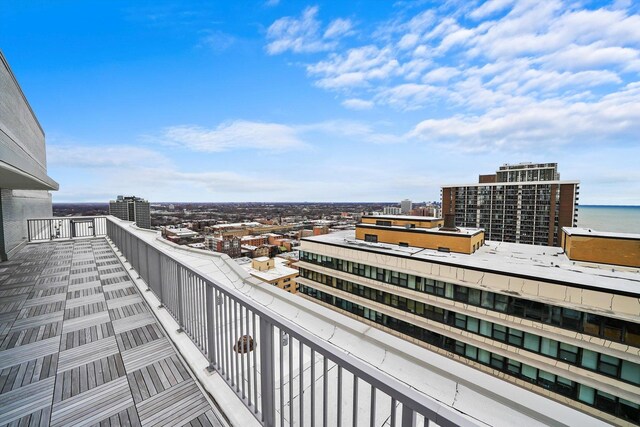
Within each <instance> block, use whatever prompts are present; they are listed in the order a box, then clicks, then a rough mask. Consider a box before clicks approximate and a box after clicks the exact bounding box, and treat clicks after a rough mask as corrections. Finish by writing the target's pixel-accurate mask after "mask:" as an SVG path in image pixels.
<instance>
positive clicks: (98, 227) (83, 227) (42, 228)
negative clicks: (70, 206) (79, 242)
mask: <svg viewBox="0 0 640 427" xmlns="http://www.w3.org/2000/svg"><path fill="white" fill-rule="evenodd" d="M106 235H107V217H105V216H72V217H53V218H37V219H28V220H27V238H28V239H29V242H39V241H43V240H60V239H75V238H78V237H100V236H106Z"/></svg>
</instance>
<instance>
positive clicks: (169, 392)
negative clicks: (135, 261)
mask: <svg viewBox="0 0 640 427" xmlns="http://www.w3.org/2000/svg"><path fill="white" fill-rule="evenodd" d="M0 313H1V314H0V425H5V424H9V423H11V425H51V426H61V425H97V424H99V425H114V426H115V425H118V426H119V425H123V426H124V425H129V426H148V425H158V423H159V422H160V423H165V424H166V425H192V426H221V425H226V423H222V422H221V421H220V415H219V413H218V412H217V411H218V410H217V409H216V408H215V407H214V406H213V405H212V404H211V402H210V400H209V398H208V397H207V396H206V395H205V394H204V393H203V391H202V390H201V388H200V386H199V383H198V382H197V381H195V380H194V378H193V376H192V374H191V371H190V370H189V369H188V368H187V367H186V365H185V363H184V362H183V359H182V357H181V356H180V355H179V354H178V353H177V352H176V350H175V349H174V347H173V345H172V344H171V342H170V340H169V339H168V338H167V336H166V334H165V331H164V330H163V328H162V327H161V326H160V325H159V324H158V322H157V320H156V317H155V316H154V315H153V313H152V311H151V310H150V309H149V307H148V305H147V303H146V302H145V300H144V299H143V298H142V296H141V295H140V294H139V293H138V290H137V288H136V286H135V284H134V283H133V281H132V280H131V278H130V277H129V275H128V273H127V270H126V269H125V268H124V266H123V265H122V264H121V263H120V261H119V259H118V257H117V256H116V254H115V253H114V252H113V250H112V249H111V246H110V245H109V243H108V242H107V241H106V240H105V239H104V238H97V239H89V240H87V239H85V240H74V241H71V240H67V241H57V242H51V243H37V244H30V245H27V246H26V247H25V248H23V249H22V250H21V251H20V252H19V253H18V254H17V255H16V257H15V258H13V259H12V260H11V261H7V262H2V263H0Z"/></svg>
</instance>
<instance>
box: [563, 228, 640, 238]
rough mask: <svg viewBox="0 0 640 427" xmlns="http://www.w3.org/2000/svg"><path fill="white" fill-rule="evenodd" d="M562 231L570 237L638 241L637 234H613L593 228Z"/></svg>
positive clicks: (565, 229)
mask: <svg viewBox="0 0 640 427" xmlns="http://www.w3.org/2000/svg"><path fill="white" fill-rule="evenodd" d="M562 231H564V232H565V233H567V234H568V235H570V236H587V237H588V236H595V237H613V238H618V239H636V240H640V234H638V233H615V232H612V231H597V230H594V229H593V228H582V227H562Z"/></svg>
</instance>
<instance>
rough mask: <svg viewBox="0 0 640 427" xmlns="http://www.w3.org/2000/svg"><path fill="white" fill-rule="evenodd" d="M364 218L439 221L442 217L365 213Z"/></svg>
mask: <svg viewBox="0 0 640 427" xmlns="http://www.w3.org/2000/svg"><path fill="white" fill-rule="evenodd" d="M363 218H375V219H385V218H389V219H400V220H413V221H438V220H441V219H442V218H439V217H437V216H416V215H364V216H363Z"/></svg>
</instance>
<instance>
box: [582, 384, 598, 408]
mask: <svg viewBox="0 0 640 427" xmlns="http://www.w3.org/2000/svg"><path fill="white" fill-rule="evenodd" d="M578 400H581V401H582V402H584V403H586V404H588V405H593V402H594V400H595V390H594V389H592V388H591V387H587V386H586V385H584V384H580V386H579V392H578Z"/></svg>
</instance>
